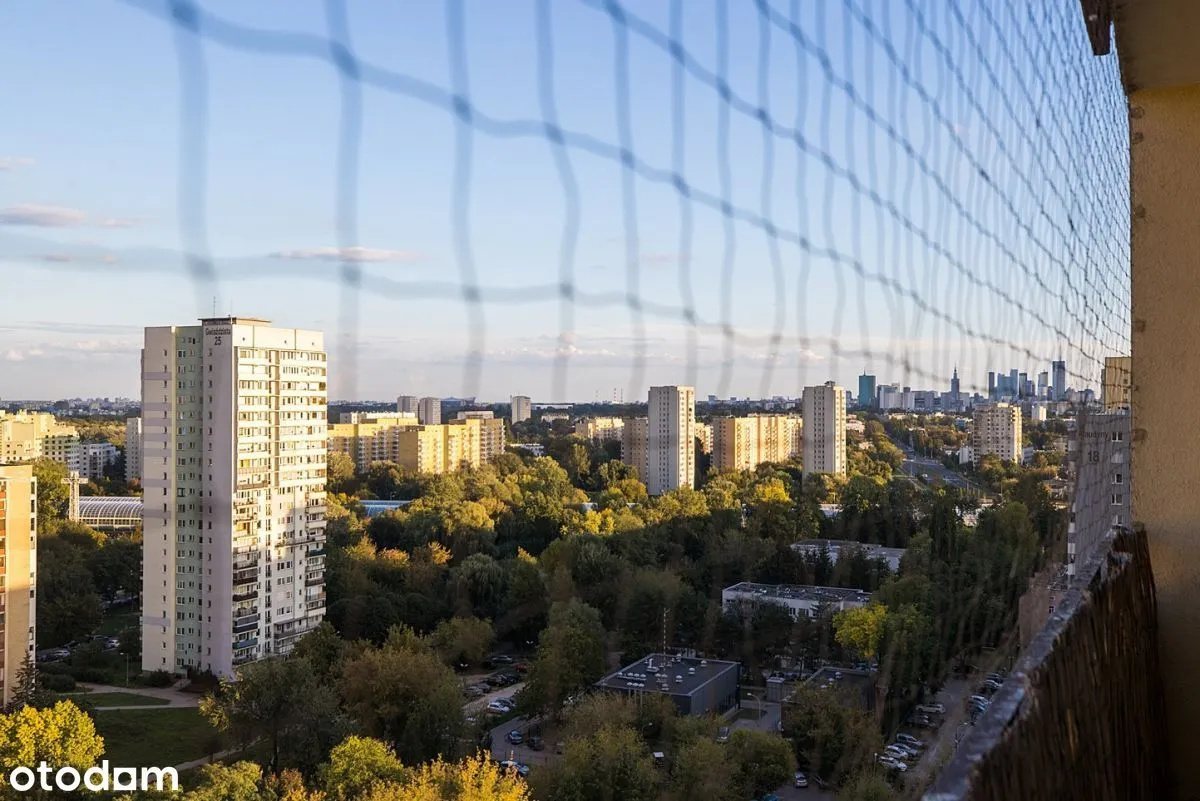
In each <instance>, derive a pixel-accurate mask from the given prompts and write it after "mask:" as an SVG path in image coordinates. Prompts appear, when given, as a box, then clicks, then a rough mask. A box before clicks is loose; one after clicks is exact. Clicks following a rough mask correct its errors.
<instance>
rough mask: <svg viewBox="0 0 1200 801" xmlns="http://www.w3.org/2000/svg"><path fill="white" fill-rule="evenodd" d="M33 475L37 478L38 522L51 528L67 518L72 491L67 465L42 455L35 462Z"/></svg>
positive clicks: (43, 526) (44, 527) (44, 526)
mask: <svg viewBox="0 0 1200 801" xmlns="http://www.w3.org/2000/svg"><path fill="white" fill-rule="evenodd" d="M33 477H34V478H36V479H37V506H38V508H37V511H38V524H39V525H40V526H41V527H42V528H43V529H47V530H48V529H50V528H52V527H53V525H54V524H55V523H57V522H58V521H61V520H66V519H67V507H68V505H69V504H70V500H71V491H70V489H69V488H68V487H67V484H66V481H67V466H66V465H64V464H62V463H61V462H56V461H54V460H53V459H50V458H47V457H42V458H40V459H36V460H34V462H33Z"/></svg>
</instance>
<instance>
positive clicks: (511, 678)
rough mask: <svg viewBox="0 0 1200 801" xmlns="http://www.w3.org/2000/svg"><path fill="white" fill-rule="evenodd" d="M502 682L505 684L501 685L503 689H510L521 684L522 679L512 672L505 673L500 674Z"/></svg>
mask: <svg viewBox="0 0 1200 801" xmlns="http://www.w3.org/2000/svg"><path fill="white" fill-rule="evenodd" d="M500 680H501V681H502V682H503V684H501V685H500V686H501V687H508V686H510V685H513V684H516V683H517V682H519V681H520V680H521V677H520V676H518V675H517V674H516V673H513V672H511V671H505V672H504V673H501V674H500Z"/></svg>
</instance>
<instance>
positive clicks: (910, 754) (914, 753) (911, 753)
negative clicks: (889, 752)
mask: <svg viewBox="0 0 1200 801" xmlns="http://www.w3.org/2000/svg"><path fill="white" fill-rule="evenodd" d="M888 748H889V749H893V748H894V749H896V750H898V751H900V754H901V755H900V756H898V757H896V758H897V759H906V760H914V761H915V760H917V759H920V758H921V752H920V751H918V750H917V749H915V748H913V747H911V746H907V745H905V744H904V743H892V744H891V745H889V746H888Z"/></svg>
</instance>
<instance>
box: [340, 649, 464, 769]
mask: <svg viewBox="0 0 1200 801" xmlns="http://www.w3.org/2000/svg"><path fill="white" fill-rule="evenodd" d="M342 696H343V698H344V701H345V708H346V711H347V712H348V713H350V715H351V716H352V717H353V718H354V719H355V720H356V721H358V724H359V726H360V727H361V730H362V731H363V733H365V734H367V735H369V736H371V737H377V738H380V739H382V740H384V741H386V742H388V743H391V744H392V745H393V746H394V747H395V749H396V753H397V755H399V756H400V758H401V759H402V760H404V761H405V762H408V763H417V762H425V761H427V760H430V759H433V758H435V757H437V756H439V755H442V754H448V753H451V752H452V751H453V749H454V745H455V743H456V742H457V740H458V736H459V734H460V732H461V731H462V726H463V715H462V694H461V691H460V688H459V684H458V680H457V679H456V678H455V676H454V673H453V672H451V671H450V669H449V668H447V667H446V666H445V665H443V664H442V662H441V661H440V660H439V659H438V658H437V656H436V655H435V654H434V653H433V652H432V651H430V650H428V649H427V648H424V647H418V648H413V647H411V646H405V645H402V644H401V643H400V642H399V641H398V640H397V641H394V642H392V643H389V645H387V646H385V647H384V648H370V649H368V650H366V651H364V652H363V653H361V654H360V655H358V656H357V657H355V658H353V659H350V660H348V661H347V662H346V663H345V666H344V667H343V669H342Z"/></svg>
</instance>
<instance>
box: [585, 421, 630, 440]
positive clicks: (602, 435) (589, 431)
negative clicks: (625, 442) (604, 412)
mask: <svg viewBox="0 0 1200 801" xmlns="http://www.w3.org/2000/svg"><path fill="white" fill-rule="evenodd" d="M624 428H625V420H624V419H623V418H620V417H585V418H583V419H582V420H579V421H578V422H576V423H575V435H576V436H579V437H583V438H584V439H590V440H592V441H593V442H605V441H608V440H620V439H621V433H622V431H623V429H624Z"/></svg>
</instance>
